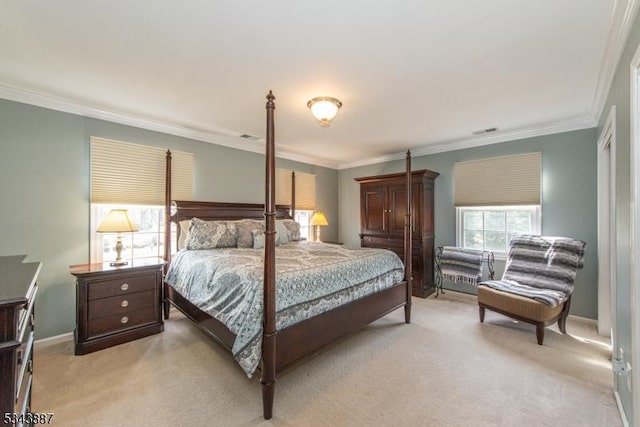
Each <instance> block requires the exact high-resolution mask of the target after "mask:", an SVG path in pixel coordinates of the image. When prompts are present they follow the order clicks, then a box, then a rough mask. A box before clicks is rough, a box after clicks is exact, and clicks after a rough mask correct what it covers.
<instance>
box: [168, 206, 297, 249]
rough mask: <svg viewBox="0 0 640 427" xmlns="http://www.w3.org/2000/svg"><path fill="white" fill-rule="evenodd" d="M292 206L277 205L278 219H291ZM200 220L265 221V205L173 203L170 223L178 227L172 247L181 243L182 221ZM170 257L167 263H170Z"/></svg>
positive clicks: (171, 243)
mask: <svg viewBox="0 0 640 427" xmlns="http://www.w3.org/2000/svg"><path fill="white" fill-rule="evenodd" d="M290 209H291V206H286V205H277V206H276V219H291V214H290V213H289V212H290ZM191 218H199V219H201V220H204V221H233V220H238V219H257V220H264V205H261V204H259V203H224V202H195V201H186V200H174V201H173V202H171V217H170V219H169V220H170V221H171V222H174V223H175V224H176V225H177V227H176V229H177V237H176V240H175V241H174V242H171V240H172V239H169V244H170V245H176V247H178V242H179V241H180V233H181V230H180V226H179V225H178V224H180V221H184V220H189V219H191ZM170 259H171V258H170V255H169V256H168V257H167V261H170Z"/></svg>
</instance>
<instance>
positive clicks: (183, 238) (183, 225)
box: [178, 219, 191, 251]
mask: <svg viewBox="0 0 640 427" xmlns="http://www.w3.org/2000/svg"><path fill="white" fill-rule="evenodd" d="M190 225H191V220H190V219H185V220H182V221H180V237H178V250H179V251H181V250H183V249H187V243H188V242H189V226H190Z"/></svg>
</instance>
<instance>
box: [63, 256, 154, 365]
mask: <svg viewBox="0 0 640 427" xmlns="http://www.w3.org/2000/svg"><path fill="white" fill-rule="evenodd" d="M163 266H164V261H163V260H161V259H159V258H151V259H143V260H134V261H133V263H131V264H129V265H124V266H120V267H111V266H109V263H97V264H84V265H72V266H71V267H70V269H71V274H73V275H74V276H75V277H76V330H75V353H76V354H86V353H91V352H93V351H96V350H102V349H104V348H108V347H112V346H114V345H118V344H122V343H125V342H128V341H132V340H135V339H138V338H142V337H146V336H147V335H152V334H156V333H158V332H161V331H162V330H163V329H164V324H163V323H162V310H161V304H162V268H163Z"/></svg>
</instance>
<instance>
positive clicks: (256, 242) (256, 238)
mask: <svg viewBox="0 0 640 427" xmlns="http://www.w3.org/2000/svg"><path fill="white" fill-rule="evenodd" d="M251 234H252V235H253V249H262V248H264V242H265V238H266V235H265V234H264V230H253V231H252V232H251ZM279 234H280V233H278V232H277V231H276V246H278V245H280V244H281V243H280V240H279V237H278V236H279ZM287 242H288V240H287Z"/></svg>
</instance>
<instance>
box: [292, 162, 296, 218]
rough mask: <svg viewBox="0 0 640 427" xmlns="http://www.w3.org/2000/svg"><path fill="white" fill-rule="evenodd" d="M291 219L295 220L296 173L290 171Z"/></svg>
mask: <svg viewBox="0 0 640 427" xmlns="http://www.w3.org/2000/svg"><path fill="white" fill-rule="evenodd" d="M291 218H293V219H296V171H291Z"/></svg>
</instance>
